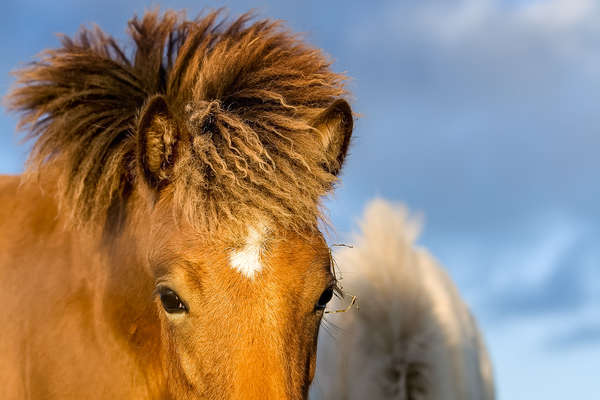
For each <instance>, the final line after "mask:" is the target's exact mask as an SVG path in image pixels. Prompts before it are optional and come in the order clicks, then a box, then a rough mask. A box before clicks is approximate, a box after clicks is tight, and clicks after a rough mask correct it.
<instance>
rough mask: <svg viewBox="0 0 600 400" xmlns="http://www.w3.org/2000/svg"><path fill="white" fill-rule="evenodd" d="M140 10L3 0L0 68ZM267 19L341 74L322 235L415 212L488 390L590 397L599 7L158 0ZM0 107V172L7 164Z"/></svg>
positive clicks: (599, 294) (115, 3) (597, 334)
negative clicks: (338, 163)
mask: <svg viewBox="0 0 600 400" xmlns="http://www.w3.org/2000/svg"><path fill="white" fill-rule="evenodd" d="M153 4H156V3H152V2H147V1H141V0H140V1H138V0H131V1H126V0H102V1H96V0H70V1H69V0H55V1H42V0H4V2H3V12H2V14H1V15H0V37H2V38H4V40H3V41H2V43H3V44H2V51H3V57H1V58H0V93H2V94H5V93H6V92H7V90H8V88H9V87H10V85H11V83H12V82H13V79H12V77H11V76H10V75H9V71H10V70H12V69H14V68H16V67H18V66H19V65H20V63H24V62H27V61H31V60H32V59H33V56H34V55H35V54H36V53H38V52H39V51H41V50H43V49H45V48H48V47H55V46H57V44H58V40H57V38H56V36H55V34H56V33H59V32H61V33H66V34H68V35H72V34H74V33H75V32H76V31H77V29H78V27H79V26H80V25H82V24H85V25H89V24H90V23H92V22H95V23H97V24H98V25H100V26H101V27H102V28H103V29H104V30H106V31H107V32H109V33H111V34H113V35H114V36H116V37H117V38H120V39H123V38H124V37H125V34H124V32H125V24H126V21H127V20H128V19H129V18H130V17H131V16H132V15H133V13H142V12H143V11H144V9H146V8H150V7H152V5H153ZM160 4H161V6H162V8H168V7H171V8H177V9H181V8H186V9H188V11H189V14H190V15H195V14H196V13H197V12H199V11H200V10H202V8H203V7H220V6H226V7H228V9H229V10H230V13H231V15H237V14H239V13H241V12H245V11H247V10H249V9H256V11H257V13H258V15H260V16H267V17H272V18H278V19H283V20H285V21H286V23H287V25H288V26H290V27H291V28H292V29H293V30H294V31H299V32H303V33H304V36H305V37H306V39H307V40H308V41H309V42H310V43H312V44H313V45H315V46H318V47H320V48H322V49H324V51H325V52H326V53H328V54H329V55H330V56H331V57H332V58H333V59H334V60H335V62H334V69H335V70H336V71H344V72H346V73H347V74H348V75H349V76H350V77H351V80H350V81H349V84H348V87H349V89H350V90H351V91H352V99H351V100H352V101H351V104H352V107H353V109H354V110H355V111H356V112H357V113H359V114H360V117H359V118H358V119H357V121H356V125H355V135H354V142H353V144H352V147H351V154H350V156H349V157H348V159H347V164H346V166H345V169H344V171H343V176H342V184H341V185H340V187H339V188H338V190H337V192H336V193H335V195H334V196H333V197H332V198H331V199H330V200H328V201H327V206H328V207H329V209H330V216H331V220H332V222H333V224H334V226H335V227H336V231H337V232H338V235H339V237H340V238H344V237H345V232H350V231H352V230H353V229H355V228H356V225H355V221H356V219H357V218H358V217H359V216H360V214H361V213H362V210H363V207H364V205H365V204H366V203H367V202H368V201H369V200H370V199H372V198H373V197H376V196H380V197H385V198H387V199H390V200H393V201H398V202H402V203H405V204H406V205H407V206H408V207H409V208H410V209H411V210H413V212H415V213H419V214H421V215H422V216H423V218H424V220H425V229H424V234H423V236H422V238H421V239H420V241H419V244H420V245H422V246H424V247H427V248H428V249H429V250H430V251H431V252H432V253H433V254H434V255H435V256H436V257H437V258H438V259H439V260H440V261H441V262H442V263H443V264H444V265H445V267H446V268H447V270H448V272H449V273H450V275H451V276H452V278H453V279H454V280H455V282H456V283H457V285H458V287H459V288H460V290H461V293H462V295H463V296H464V298H465V299H466V301H467V303H468V304H469V305H470V307H471V308H472V310H473V311H474V313H475V315H476V317H477V318H478V320H479V323H480V326H481V328H482V330H483V332H484V335H485V338H486V341H487V343H488V346H489V348H490V352H491V356H492V359H493V362H494V366H495V374H496V381H497V389H498V397H499V399H501V400H519V399H546V400H554V399H561V400H562V399H565V398H586V397H590V395H592V397H594V395H593V394H594V393H596V396H598V393H599V392H600V389H598V387H597V377H598V373H597V371H599V370H600V308H599V306H600V269H599V268H598V267H599V265H598V264H599V260H600V207H598V205H597V203H598V199H600V183H599V180H598V176H599V175H600V157H598V156H597V154H598V152H599V149H600V113H599V112H598V108H599V107H600V51H598V50H599V47H600V2H597V1H595V0H546V1H541V0H539V1H527V0H520V1H519V0H510V1H509V0H504V1H502V0H420V1H418V2H415V1H385V0H383V1H378V2H366V1H349V0H346V1H337V0H331V1H327V2H324V1H317V0H315V1H302V2H301V1H289V2H283V1H277V0H274V1H229V2H222V1H205V2H200V1H187V0H186V1H175V0H173V1H163V2H160ZM15 125H16V118H15V116H14V115H9V114H7V113H6V112H4V111H3V112H2V113H0V132H1V133H0V173H19V172H20V171H22V170H23V163H24V160H25V158H26V152H27V146H20V145H18V139H17V138H16V136H15V135H14V131H15Z"/></svg>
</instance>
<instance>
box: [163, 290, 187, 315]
mask: <svg viewBox="0 0 600 400" xmlns="http://www.w3.org/2000/svg"><path fill="white" fill-rule="evenodd" d="M158 293H159V295H160V302H161V303H162V306H163V308H164V309H165V311H166V312H168V313H169V314H177V313H183V312H187V307H186V306H185V304H183V302H182V301H181V299H180V298H179V296H178V295H177V293H175V292H174V291H173V290H171V289H169V288H166V287H161V288H159V289H158Z"/></svg>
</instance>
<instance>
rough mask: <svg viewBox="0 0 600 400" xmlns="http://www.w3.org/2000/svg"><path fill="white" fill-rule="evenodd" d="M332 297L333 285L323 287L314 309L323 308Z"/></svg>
mask: <svg viewBox="0 0 600 400" xmlns="http://www.w3.org/2000/svg"><path fill="white" fill-rule="evenodd" d="M332 297H333V287H331V286H330V287H328V288H327V289H325V291H324V292H323V294H321V297H319V301H317V305H316V306H315V310H324V309H325V306H327V303H329V301H330V300H331V298H332Z"/></svg>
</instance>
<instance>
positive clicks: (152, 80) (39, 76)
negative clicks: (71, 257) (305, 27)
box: [8, 11, 346, 232]
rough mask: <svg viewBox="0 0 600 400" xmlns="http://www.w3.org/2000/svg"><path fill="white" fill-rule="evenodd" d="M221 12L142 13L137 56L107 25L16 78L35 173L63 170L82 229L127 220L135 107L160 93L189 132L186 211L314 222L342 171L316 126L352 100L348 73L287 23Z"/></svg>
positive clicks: (207, 221) (180, 207)
mask: <svg viewBox="0 0 600 400" xmlns="http://www.w3.org/2000/svg"><path fill="white" fill-rule="evenodd" d="M219 14H220V13H219V11H215V12H211V13H209V14H207V15H205V16H203V17H198V18H196V19H193V20H187V19H186V18H185V15H183V14H181V13H176V12H173V11H167V12H166V13H164V14H162V15H160V14H159V13H158V12H148V13H146V14H145V15H144V16H143V17H142V18H141V19H138V18H137V17H134V18H133V19H132V20H131V21H130V22H129V25H128V26H129V28H128V32H129V35H130V36H131V38H132V40H133V44H134V46H133V48H132V51H131V56H128V55H127V54H128V51H127V50H126V48H123V47H120V46H119V45H118V44H117V43H116V41H115V40H114V39H113V38H112V37H110V36H108V35H107V34H105V33H104V32H103V31H102V30H100V29H99V28H95V29H94V30H89V29H82V30H81V31H80V32H79V33H78V34H77V35H76V36H75V37H74V38H69V37H66V36H64V37H62V39H61V42H62V47H60V48H57V49H53V50H48V51H45V52H44V53H42V55H41V56H40V58H39V60H38V61H35V62H33V63H32V64H30V65H28V66H26V67H24V68H23V69H21V70H19V71H17V72H16V75H17V78H18V80H17V85H16V87H15V88H14V89H13V90H12V92H11V93H10V95H9V97H8V101H9V107H10V108H11V109H12V110H16V111H20V112H21V113H22V117H21V120H20V123H19V128H20V129H23V130H27V131H28V133H27V134H26V138H27V139H30V140H33V141H34V142H35V143H34V146H33V150H32V153H31V155H30V158H29V161H28V167H27V173H28V175H31V173H32V172H34V173H36V174H38V173H43V172H44V170H48V169H51V168H49V167H50V166H55V168H54V167H53V168H52V169H55V170H57V171H58V181H57V184H58V200H59V203H60V204H61V206H62V209H63V210H64V211H68V212H70V213H71V217H72V218H73V219H72V221H73V222H74V223H76V224H78V225H83V224H86V223H88V222H95V223H97V224H100V226H103V227H105V228H108V229H112V230H114V229H115V228H116V227H118V226H119V225H120V224H122V223H123V221H124V219H125V215H126V210H127V209H128V206H127V205H128V203H129V202H128V200H129V199H130V197H131V194H132V193H133V188H134V186H135V184H136V183H137V182H138V181H139V180H140V179H141V177H140V176H138V171H137V167H136V163H137V161H136V155H135V154H136V136H137V135H138V132H137V131H136V129H137V128H136V127H137V124H138V115H139V113H140V110H141V109H142V108H143V106H144V105H145V103H146V102H147V100H148V99H149V98H150V97H152V96H153V95H156V94H162V95H164V97H165V98H166V99H167V103H168V106H169V111H170V112H172V114H173V116H174V119H175V123H176V124H177V129H178V130H179V132H180V136H181V137H180V138H179V139H180V140H179V143H178V146H177V149H176V150H177V152H178V154H177V157H176V161H175V165H174V166H173V171H172V176H171V177H170V182H169V183H170V185H169V192H168V193H169V199H170V201H172V202H173V203H172V204H173V208H174V209H175V210H177V213H178V214H180V215H181V216H182V217H184V218H185V219H186V220H187V221H188V222H189V223H191V224H193V226H195V227H196V228H197V229H199V230H201V231H206V232H208V231H211V230H213V229H217V228H219V227H223V226H224V225H226V226H228V227H229V228H231V229H235V228H236V226H238V225H240V224H242V223H243V224H247V223H248V221H249V220H264V219H265V218H266V219H268V220H270V221H272V222H275V223H277V224H279V225H280V226H284V227H287V228H291V229H294V230H304V229H306V228H307V227H310V228H315V227H316V224H317V223H318V222H317V221H318V220H319V219H320V218H321V213H320V211H319V208H320V206H319V203H320V199H321V197H322V196H323V195H324V194H326V193H327V192H328V191H330V190H331V189H332V185H333V184H334V182H335V180H336V178H335V176H334V175H332V174H331V173H329V172H327V171H326V170H325V169H323V168H322V165H323V163H324V162H335V160H327V159H326V157H328V156H327V155H325V152H324V151H323V149H322V148H321V147H322V145H321V144H320V142H319V141H318V140H316V139H315V128H314V127H313V126H311V121H314V119H315V118H316V117H317V115H319V114H320V113H321V112H323V111H324V110H325V109H326V108H327V106H329V105H330V104H331V103H332V102H333V101H334V100H335V99H337V98H339V97H340V96H345V95H346V92H345V90H344V88H343V80H344V76H343V75H340V74H336V73H333V72H331V71H330V61H329V60H328V59H327V58H326V57H325V56H324V55H323V54H322V53H321V52H320V51H319V50H317V49H314V48H312V47H309V46H307V45H306V44H304V43H303V42H302V41H300V40H299V39H298V38H297V37H295V36H294V35H292V34H291V33H289V32H288V31H286V30H283V29H281V27H280V24H279V23H278V22H272V21H269V20H261V21H256V22H253V23H250V20H251V16H250V15H249V14H244V15H242V16H241V17H239V18H238V19H236V20H234V21H232V22H228V21H225V20H222V19H221V18H220V16H219Z"/></svg>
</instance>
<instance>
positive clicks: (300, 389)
mask: <svg viewBox="0 0 600 400" xmlns="http://www.w3.org/2000/svg"><path fill="white" fill-rule="evenodd" d="M129 33H130V35H131V37H132V38H133V43H134V45H133V46H132V47H130V49H131V50H132V55H131V56H129V55H128V52H127V51H126V50H125V49H124V48H122V47H120V46H119V45H117V43H116V42H115V41H114V40H113V39H112V38H111V37H109V36H107V35H106V34H104V33H103V32H102V31H101V30H99V29H95V30H93V31H89V30H83V31H82V32H81V33H79V34H78V35H77V37H76V38H74V39H71V38H68V37H64V38H63V39H62V47H60V48H58V49H54V50H49V51H46V52H45V53H43V54H42V55H41V56H40V59H39V60H38V61H36V62H34V63H32V64H30V65H28V66H26V67H25V68H23V69H22V70H20V71H18V73H17V75H18V82H17V85H16V87H15V89H14V90H13V91H12V93H11V94H10V95H9V104H10V107H11V108H12V109H13V110H17V111H20V112H21V113H22V119H21V123H20V125H21V128H23V129H25V130H27V131H28V132H29V133H28V137H29V138H30V139H31V140H33V141H34V147H33V150H32V154H31V156H30V160H29V164H28V169H27V173H26V174H25V176H24V177H18V176H2V177H0V204H2V207H1V208H0V285H1V290H0V301H1V303H2V306H3V312H2V313H1V314H0V324H1V327H0V354H1V356H0V382H1V384H0V398H2V399H7V400H12V399H78V400H79V399H304V398H306V396H307V391H308V387H309V385H310V382H311V380H312V378H313V375H314V370H315V357H316V355H315V353H316V346H317V334H318V331H319V326H320V322H321V317H322V315H323V312H324V311H323V310H324V308H325V305H326V304H327V302H328V301H329V300H330V298H331V295H332V291H333V286H334V285H335V280H334V277H333V275H332V273H331V269H330V261H329V260H330V257H329V249H328V247H327V246H326V243H325V241H324V239H323V236H322V235H321V233H320V232H319V229H318V228H319V225H320V221H321V218H322V217H321V213H320V200H321V197H322V196H323V195H325V194H327V193H329V192H330V191H331V190H332V188H333V186H334V183H335V181H336V179H337V178H336V176H337V174H338V172H339V170H340V168H341V166H342V163H343V161H344V156H345V154H346V150H347V148H348V143H349V140H350V136H351V133H352V113H351V110H350V107H349V106H348V103H347V102H346V101H345V100H344V97H345V96H346V92H345V90H344V87H343V80H344V77H343V76H342V75H339V74H335V73H333V72H332V71H331V70H330V62H329V61H328V59H327V58H326V57H324V56H323V54H322V53H321V52H320V51H319V50H317V49H314V48H312V47H310V46H308V45H306V44H305V43H303V42H302V41H300V40H299V39H297V38H296V37H295V36H294V35H292V34H290V33H289V32H287V31H286V30H284V29H282V28H281V27H280V26H279V24H278V23H273V22H270V21H268V20H264V21H257V22H253V23H252V22H250V21H249V17H248V15H244V16H242V17H240V18H239V19H237V20H235V21H233V22H226V21H220V22H219V16H218V12H214V13H210V14H208V15H206V16H204V17H199V18H197V19H194V20H186V19H185V16H183V15H182V14H178V13H174V12H166V13H164V14H163V15H158V14H157V13H147V14H145V15H144V16H143V18H141V19H138V18H134V19H133V20H132V21H131V22H130V23H129Z"/></svg>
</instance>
